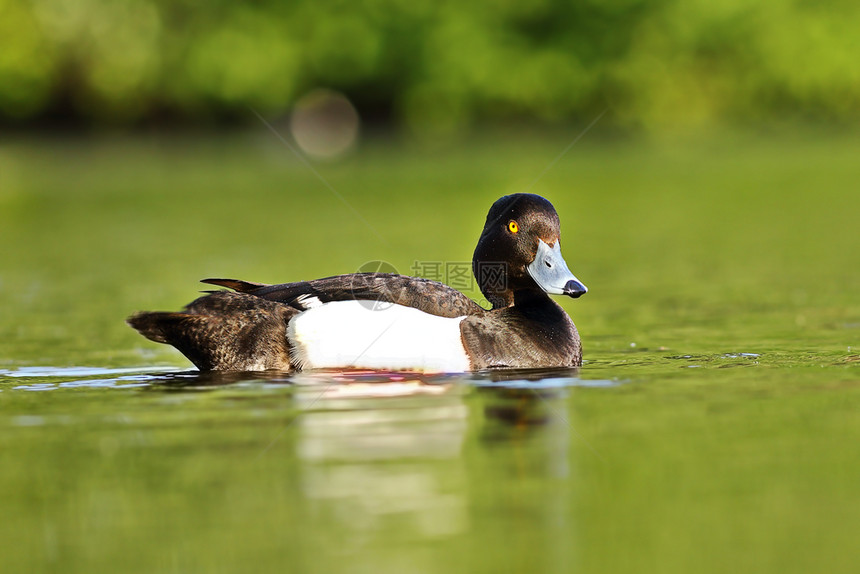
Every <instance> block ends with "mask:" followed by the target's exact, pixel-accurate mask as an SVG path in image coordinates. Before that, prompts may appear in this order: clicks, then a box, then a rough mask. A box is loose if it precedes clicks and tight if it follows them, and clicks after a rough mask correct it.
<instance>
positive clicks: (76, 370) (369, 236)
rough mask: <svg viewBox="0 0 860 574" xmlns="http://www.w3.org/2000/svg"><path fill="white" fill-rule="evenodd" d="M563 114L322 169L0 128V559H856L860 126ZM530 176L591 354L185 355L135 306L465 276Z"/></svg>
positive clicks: (820, 564)
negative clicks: (371, 273)
mask: <svg viewBox="0 0 860 574" xmlns="http://www.w3.org/2000/svg"><path fill="white" fill-rule="evenodd" d="M576 135H577V132H576V130H573V131H572V132H571V133H558V132H556V133H551V134H523V133H517V134H494V135H493V136H492V137H489V136H488V137H484V138H476V139H474V140H470V141H467V142H462V143H458V144H456V145H447V146H445V145H441V144H438V143H437V144H414V143H404V142H400V141H390V140H386V139H384V138H376V139H371V140H369V141H367V142H365V144H364V145H363V147H362V148H361V149H360V150H359V151H358V153H356V154H355V155H353V156H351V157H349V158H347V159H346V160H343V161H341V162H339V163H328V164H325V163H323V164H319V165H317V166H316V168H317V170H318V172H319V174H320V175H321V176H322V177H323V178H324V179H325V182H322V181H320V179H318V178H317V176H316V175H315V174H314V173H313V172H311V171H310V170H308V168H307V167H306V166H304V165H303V164H302V163H300V162H299V161H297V160H296V158H295V157H294V156H293V155H292V154H291V152H290V150H288V149H286V148H284V147H283V145H282V144H281V142H279V141H278V140H277V139H275V138H274V137H273V136H272V135H271V134H270V133H269V132H268V131H265V130H264V129H261V130H259V132H255V133H252V134H234V135H225V134H200V135H197V136H193V137H192V136H168V135H163V134H162V135H153V136H141V137H137V138H119V137H111V136H108V135H101V136H93V137H90V138H87V139H81V138H65V139H63V138H56V137H54V138H35V137H31V138H17V139H16V138H6V139H0V257H2V258H0V512H2V522H0V536H2V540H3V550H2V553H0V571H2V572H102V571H123V572H232V571H247V570H249V569H251V570H254V571H262V570H275V569H277V570H278V571H287V572H374V573H378V572H428V573H429V572H446V573H447V572H660V573H663V572H725V571H739V572H757V573H758V572H811V571H816V572H817V571H827V572H855V571H856V570H857V566H858V564H860V549H858V545H857V543H856V540H857V539H858V537H860V233H858V231H857V221H858V218H860V190H859V189H858V183H857V182H858V181H860V161H857V158H858V157H860V138H858V137H857V136H856V135H853V134H850V133H841V134H834V133H824V132H821V131H809V130H807V131H802V132H785V131H782V132H778V133H771V134H757V135H749V134H747V135H739V134H736V133H716V134H714V133H711V134H699V135H690V136H685V137H680V136H679V137H677V138H674V139H672V140H666V141H641V140H629V139H625V140H615V139H612V138H609V137H607V136H603V137H601V135H600V133H599V130H597V131H596V132H595V134H593V135H592V134H590V135H589V136H587V137H586V138H584V139H583V140H582V141H580V142H579V143H577V145H576V146H574V147H573V148H572V149H571V150H570V151H569V152H568V153H567V154H565V155H564V156H563V157H561V158H560V159H559V160H558V161H557V162H555V163H553V161H554V160H555V159H556V158H558V156H559V153H560V152H561V151H562V150H563V149H565V148H566V147H567V145H568V144H569V143H571V141H573V139H574V138H575V137H576ZM550 166H551V167H550ZM548 167H550V168H549V169H547V168H548ZM541 174H543V175H541ZM536 178H537V179H536ZM332 190H334V191H332ZM526 190H530V191H532V192H534V193H539V194H541V195H544V196H546V197H547V198H549V199H550V200H551V201H552V202H553V203H554V204H555V206H556V208H557V209H558V211H559V213H560V216H561V221H562V239H563V241H562V251H563V253H564V255H565V258H566V260H567V262H568V264H569V265H570V268H571V270H572V271H573V272H574V273H575V274H576V275H577V276H578V277H579V278H580V279H582V280H583V282H584V283H585V284H586V285H587V286H588V287H589V293H588V294H587V295H586V296H585V297H582V298H581V299H578V300H575V301H574V300H563V301H562V300H560V299H559V302H560V303H562V304H563V305H564V307H565V308H566V309H567V310H568V312H569V313H570V314H571V316H572V317H573V318H574V320H575V322H576V323H577V326H578V327H579V329H580V332H581V333H582V337H583V342H584V349H585V360H586V362H585V364H584V365H583V367H582V368H581V369H579V370H578V371H571V370H562V371H552V370H550V371H542V372H511V373H494V374H474V375H463V376H444V375H440V376H418V375H414V374H406V373H367V372H353V373H335V372H317V373H300V374H292V375H288V374H274V373H272V374H235V375H222V376H217V375H201V374H199V373H197V372H196V371H194V370H193V369H192V368H191V367H190V365H189V363H188V362H187V361H186V360H185V359H184V358H183V357H182V356H181V355H179V354H178V353H177V352H176V351H174V350H172V349H171V348H169V347H166V346H162V345H156V344H154V343H150V342H149V341H146V340H144V339H143V338H141V337H140V336H138V335H137V334H136V333H135V332H133V331H132V330H131V329H130V328H128V327H127V326H126V325H125V324H124V318H125V317H126V316H128V315H129V314H130V313H132V312H134V311H137V310H141V309H153V310H154V309H165V310H173V309H179V308H180V307H181V306H182V305H184V304H185V303H188V302H189V301H190V300H192V299H193V298H194V297H195V296H196V295H197V293H198V291H199V290H200V289H202V288H205V286H202V285H200V284H198V283H197V281H198V280H199V279H201V278H204V277H213V276H215V277H224V276H227V277H237V278H242V279H247V280H251V281H262V282H284V281H294V280H301V279H310V278H315V277H323V276H328V275H334V274H338V273H346V272H352V271H355V270H358V269H360V268H362V266H363V265H366V264H368V262H372V261H384V262H387V263H388V264H390V265H391V266H392V267H394V268H395V269H396V270H398V271H400V272H403V273H407V274H422V275H424V276H430V278H436V279H442V280H445V281H446V282H448V283H452V284H454V285H455V286H457V287H459V288H461V289H462V290H463V291H464V292H467V293H468V294H470V295H472V296H473V297H475V298H476V299H480V294H479V293H478V292H477V291H476V290H475V289H474V285H473V284H471V282H470V281H469V280H468V278H465V279H464V278H463V276H462V274H461V273H460V271H458V269H461V268H462V266H463V265H468V262H469V259H470V257H471V253H472V250H473V248H474V244H475V242H476V241H477V237H478V235H479V233H480V230H481V227H482V225H483V220H484V217H485V216H486V211H487V209H488V208H489V206H490V204H491V203H492V202H493V201H494V200H495V199H497V198H498V197H499V196H501V195H503V194H505V193H512V192H519V191H526ZM434 274H435V275H434Z"/></svg>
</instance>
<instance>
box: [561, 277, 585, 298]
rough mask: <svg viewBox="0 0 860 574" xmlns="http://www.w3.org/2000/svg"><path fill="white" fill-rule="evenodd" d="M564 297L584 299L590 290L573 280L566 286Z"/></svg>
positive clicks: (563, 291)
mask: <svg viewBox="0 0 860 574" xmlns="http://www.w3.org/2000/svg"><path fill="white" fill-rule="evenodd" d="M562 293H563V294H564V295H567V296H569V297H573V298H574V299H576V298H578V297H582V296H583V295H585V294H586V293H588V289H587V288H586V287H585V285H583V284H582V283H580V282H579V281H575V280H573V279H571V280H570V281H568V282H567V283H565V284H564V289H563V290H562Z"/></svg>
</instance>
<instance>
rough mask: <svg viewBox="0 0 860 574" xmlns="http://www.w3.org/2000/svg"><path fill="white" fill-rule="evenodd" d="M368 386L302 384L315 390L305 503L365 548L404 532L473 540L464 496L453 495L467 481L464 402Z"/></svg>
mask: <svg viewBox="0 0 860 574" xmlns="http://www.w3.org/2000/svg"><path fill="white" fill-rule="evenodd" d="M312 377H313V375H309V378H312ZM398 378H403V377H398ZM360 379H361V377H359V380H357V381H356V380H353V382H343V381H338V382H337V383H335V384H329V385H325V386H321V385H311V384H309V383H310V380H309V379H305V380H303V381H297V382H299V383H300V384H302V383H304V384H308V386H307V387H305V388H303V389H302V390H301V391H300V392H298V393H297V394H296V397H295V398H296V404H297V405H298V407H299V409H300V410H302V411H304V412H303V413H302V415H301V416H300V417H299V418H298V420H297V423H296V424H298V426H299V430H298V443H297V451H298V454H299V456H300V457H301V458H302V459H303V460H304V464H303V465H302V471H301V472H302V488H303V491H304V494H305V496H307V498H308V500H309V501H310V502H311V504H312V505H313V506H314V507H317V509H318V510H319V511H320V512H325V513H326V514H329V515H331V516H334V517H336V519H337V522H338V523H339V524H340V526H341V527H342V528H344V529H346V530H348V531H350V532H351V533H352V534H354V535H358V533H361V536H362V537H365V538H366V537H369V536H371V537H372V534H371V533H372V531H381V530H384V529H385V528H390V527H392V525H395V524H398V525H401V526H403V527H407V528H409V529H410V530H412V531H413V533H414V534H415V535H418V536H421V537H427V538H436V537H443V536H453V535H456V534H459V533H461V532H463V531H465V529H466V527H467V522H468V520H467V512H466V508H467V505H466V499H465V497H464V494H463V489H462V488H452V486H454V485H462V484H463V483H464V482H465V480H466V479H465V476H464V470H463V465H462V461H461V459H460V454H461V452H462V448H463V442H464V439H465V435H466V430H467V417H468V411H467V408H466V406H465V404H463V397H462V394H463V393H462V392H461V391H460V390H459V389H458V388H457V387H455V386H453V385H451V384H446V385H433V384H426V383H425V382H424V381H421V380H418V379H411V380H410V379H405V380H396V381H393V382H382V383H380V382H374V383H365V382H362V381H361V380H360ZM329 380H331V377H330V375H329ZM346 380H347V381H349V378H347V379H346Z"/></svg>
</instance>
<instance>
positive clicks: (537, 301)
mask: <svg viewBox="0 0 860 574" xmlns="http://www.w3.org/2000/svg"><path fill="white" fill-rule="evenodd" d="M484 296H485V297H486V298H487V301H489V302H490V303H491V304H492V306H493V309H503V308H505V307H514V306H516V307H534V306H541V305H545V304H546V303H547V302H549V301H550V298H549V296H548V295H547V294H546V293H544V292H543V291H541V290H539V289H517V290H516V291H514V290H512V289H506V290H505V291H499V292H494V293H484Z"/></svg>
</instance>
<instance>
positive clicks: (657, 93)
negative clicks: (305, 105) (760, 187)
mask: <svg viewBox="0 0 860 574" xmlns="http://www.w3.org/2000/svg"><path fill="white" fill-rule="evenodd" d="M0 14H2V17H0V45H2V50H0V119H3V120H4V121H5V122H6V123H10V122H12V123H15V122H24V123H26V122H28V121H33V120H38V119H45V118H47V119H50V118H54V117H62V118H72V119H75V120H83V121H87V122H99V123H119V124H125V123H133V122H136V121H140V120H146V119H153V118H155V119H157V118H164V117H167V118H182V119H184V120H188V121H195V122H196V121H213V120H223V119H230V118H235V117H246V116H247V115H248V113H247V107H248V106H254V107H257V108H259V109H261V110H264V111H266V112H268V113H278V112H281V111H284V110H287V109H288V108H289V107H290V106H291V104H292V103H293V102H294V100H295V99H296V98H297V97H299V96H300V95H301V94H302V93H304V92H305V91H307V90H309V89H312V88H314V87H319V86H325V87H330V88H334V89H337V90H341V91H343V92H344V93H345V94H347V95H348V96H349V97H350V98H351V99H352V100H353V101H354V102H355V104H356V106H357V107H358V108H359V111H361V112H363V113H364V114H365V115H375V116H380V117H383V118H391V119H394V120H395V121H398V122H404V123H405V124H406V125H408V126H410V127H411V128H413V129H416V130H419V131H420V130H437V131H438V130H443V131H444V130H455V129H458V128H460V127H462V126H464V125H468V124H469V123H470V122H473V121H476V120H482V119H511V118H514V119H516V118H526V119H529V120H530V121H533V120H535V119H537V120H544V121H555V120H565V119H572V118H579V117H581V116H583V115H587V116H593V115H594V114H595V113H596V112H598V111H600V110H602V109H604V108H607V107H609V108H612V110H613V112H614V113H613V115H614V116H615V118H616V120H618V121H620V122H621V123H623V124H628V125H644V126H649V125H667V124H668V125H673V124H683V125H688V124H691V123H693V124H695V123H707V122H710V121H712V120H714V119H721V120H725V119H728V120H747V119H751V118H753V119H760V118H768V117H785V116H791V117H800V118H813V119H829V120H837V121H838V120H844V119H847V118H853V117H856V115H857V111H858V106H857V102H858V101H860V66H858V65H857V55H858V45H857V38H858V35H857V30H860V4H858V3H857V2H854V1H851V0H827V1H826V2H819V3H812V2H809V1H807V0H760V1H758V2H755V3H751V2H747V1H741V0H720V1H717V2H713V1H705V0H684V1H681V0H647V1H646V0H600V1H597V0H580V1H577V2H562V1H554V0H527V1H523V0H477V1H473V2H468V3H460V2H444V1H443V2H427V1H425V2H420V1H416V0H369V1H366V2H360V3H358V2H346V1H327V2H314V1H311V0H294V1H292V2H289V3H282V2H276V1H274V0H259V1H256V2H252V3H243V2H223V1H214V2H206V3H202V2H196V1H193V0H169V1H168V0H110V1H106V0H0Z"/></svg>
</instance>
